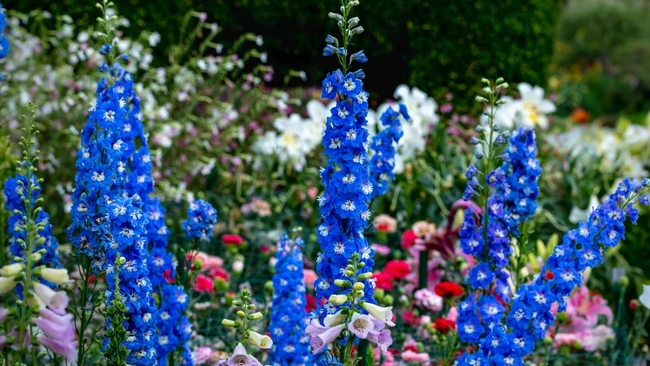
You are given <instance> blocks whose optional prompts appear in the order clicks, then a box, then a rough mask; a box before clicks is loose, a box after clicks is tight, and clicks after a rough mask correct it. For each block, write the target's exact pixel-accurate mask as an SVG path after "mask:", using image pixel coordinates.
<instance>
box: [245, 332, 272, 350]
mask: <svg viewBox="0 0 650 366" xmlns="http://www.w3.org/2000/svg"><path fill="white" fill-rule="evenodd" d="M248 342H249V343H250V344H253V345H256V346H258V347H259V348H262V349H269V348H271V347H272V346H273V340H271V337H269V336H267V335H261V334H259V333H257V332H253V331H252V330H251V331H249V332H248Z"/></svg>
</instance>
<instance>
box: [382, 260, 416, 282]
mask: <svg viewBox="0 0 650 366" xmlns="http://www.w3.org/2000/svg"><path fill="white" fill-rule="evenodd" d="M384 272H386V273H387V274H388V275H389V276H391V277H392V278H394V279H396V280H401V279H402V278H404V277H406V276H408V275H409V274H410V273H411V266H409V264H408V263H406V261H397V260H395V261H390V262H388V263H386V267H384Z"/></svg>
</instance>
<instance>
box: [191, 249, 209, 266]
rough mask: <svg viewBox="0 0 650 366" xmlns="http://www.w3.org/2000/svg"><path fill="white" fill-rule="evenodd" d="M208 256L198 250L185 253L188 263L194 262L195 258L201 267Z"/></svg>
mask: <svg viewBox="0 0 650 366" xmlns="http://www.w3.org/2000/svg"><path fill="white" fill-rule="evenodd" d="M208 257H209V256H208V255H207V254H206V253H203V252H199V251H191V252H187V253H186V254H185V259H186V260H188V261H189V262H190V263H194V262H195V261H197V260H198V261H200V262H201V267H202V268H204V267H205V264H206V262H207V261H208Z"/></svg>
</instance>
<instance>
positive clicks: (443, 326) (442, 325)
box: [433, 318, 456, 334]
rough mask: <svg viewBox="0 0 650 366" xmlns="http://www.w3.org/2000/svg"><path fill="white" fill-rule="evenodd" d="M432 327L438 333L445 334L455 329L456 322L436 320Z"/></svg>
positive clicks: (442, 319)
mask: <svg viewBox="0 0 650 366" xmlns="http://www.w3.org/2000/svg"><path fill="white" fill-rule="evenodd" d="M433 327H434V328H436V330H437V331H438V332H440V333H443V334H444V333H447V332H449V331H450V330H452V329H456V322H455V321H453V320H447V319H445V318H438V319H436V320H435V322H434V323H433Z"/></svg>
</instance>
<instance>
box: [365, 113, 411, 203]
mask: <svg viewBox="0 0 650 366" xmlns="http://www.w3.org/2000/svg"><path fill="white" fill-rule="evenodd" d="M400 115H401V116H402V117H403V118H404V119H405V120H407V121H408V120H410V119H411V118H410V117H409V114H408V111H407V109H406V106H405V105H404V104H399V110H395V109H393V108H392V107H389V108H388V109H386V111H385V112H384V113H383V114H382V115H381V117H380V118H379V121H380V122H381V125H382V126H384V129H383V130H381V131H380V132H379V133H378V134H377V135H376V136H374V137H373V138H372V142H371V143H370V150H372V152H373V153H374V155H373V156H372V157H371V158H370V181H371V182H372V185H373V187H374V188H373V192H372V197H373V198H376V197H379V196H381V195H383V194H384V193H386V191H387V190H388V186H389V184H390V182H391V181H392V180H393V179H395V152H396V149H397V144H398V143H399V140H400V139H401V138H402V136H403V135H404V132H403V131H402V126H401V123H400Z"/></svg>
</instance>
